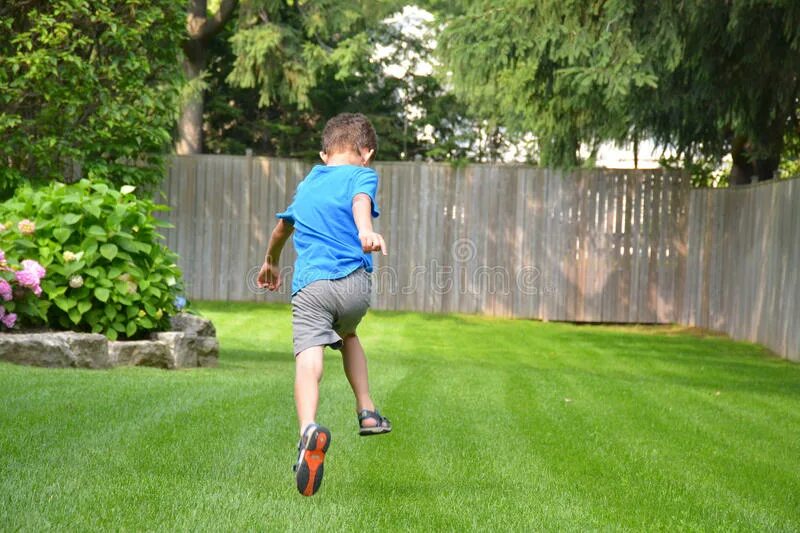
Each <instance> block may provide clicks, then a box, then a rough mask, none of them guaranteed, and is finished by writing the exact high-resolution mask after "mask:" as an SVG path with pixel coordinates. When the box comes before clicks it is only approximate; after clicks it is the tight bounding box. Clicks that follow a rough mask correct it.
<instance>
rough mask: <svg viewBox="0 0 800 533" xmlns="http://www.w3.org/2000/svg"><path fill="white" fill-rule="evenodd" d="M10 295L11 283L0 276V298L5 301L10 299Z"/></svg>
mask: <svg viewBox="0 0 800 533" xmlns="http://www.w3.org/2000/svg"><path fill="white" fill-rule="evenodd" d="M11 297H12V290H11V284H10V283H9V282H7V281H6V280H4V279H2V278H0V298H2V299H3V300H5V301H6V302H7V301H9V300H11Z"/></svg>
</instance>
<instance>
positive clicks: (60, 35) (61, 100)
mask: <svg viewBox="0 0 800 533" xmlns="http://www.w3.org/2000/svg"><path fill="white" fill-rule="evenodd" d="M184 20H185V12H184V8H183V6H181V5H179V4H178V3H176V2H174V1H172V0H152V1H149V2H140V1H137V0H93V1H88V0H54V1H43V0H22V1H18V2H3V3H2V4H0V35H2V36H1V37H0V161H1V163H0V187H1V188H2V189H4V190H5V191H9V190H10V189H12V188H14V187H15V186H17V185H18V184H19V183H20V182H21V181H23V180H26V179H31V180H52V179H55V180H68V181H69V180H72V179H76V178H77V177H78V174H79V172H78V169H79V168H81V169H82V175H86V176H90V177H104V178H107V179H110V180H112V181H114V182H116V183H142V182H157V181H159V180H160V179H161V178H162V177H163V166H162V162H163V161H162V154H164V153H166V151H167V149H168V146H169V142H170V140H171V130H172V128H173V126H174V121H175V110H176V97H177V95H178V89H179V80H180V73H179V64H178V62H177V59H176V58H177V57H178V53H179V50H180V41H181V39H182V36H183V31H184V28H183V23H184ZM6 194H7V192H6Z"/></svg>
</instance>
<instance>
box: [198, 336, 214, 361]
mask: <svg viewBox="0 0 800 533" xmlns="http://www.w3.org/2000/svg"><path fill="white" fill-rule="evenodd" d="M195 347H196V353H197V366H203V367H215V366H217V362H218V361H219V341H218V340H217V339H216V337H197V344H196V345H195Z"/></svg>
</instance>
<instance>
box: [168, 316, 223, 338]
mask: <svg viewBox="0 0 800 533" xmlns="http://www.w3.org/2000/svg"><path fill="white" fill-rule="evenodd" d="M169 321H170V325H171V326H172V331H182V332H183V333H186V334H188V335H197V336H198V337H216V336H217V330H216V329H215V328H214V324H212V323H211V321H210V320H208V319H205V318H202V317H199V316H197V315H192V314H190V313H178V314H177V315H175V316H173V317H171V318H170V319H169Z"/></svg>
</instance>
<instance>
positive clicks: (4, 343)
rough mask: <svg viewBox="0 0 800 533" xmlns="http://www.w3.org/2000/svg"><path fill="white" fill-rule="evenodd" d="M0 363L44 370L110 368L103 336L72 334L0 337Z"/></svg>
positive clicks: (57, 333) (12, 334)
mask: <svg viewBox="0 0 800 533" xmlns="http://www.w3.org/2000/svg"><path fill="white" fill-rule="evenodd" d="M0 359H3V360H5V361H10V362H12V363H18V364H23V365H33V366H46V367H79V368H109V367H111V366H113V363H112V361H111V359H110V358H109V354H108V340H107V339H106V338H105V337H104V336H103V335H96V334H93V333H75V332H71V331H60V332H55V333H3V334H0Z"/></svg>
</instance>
